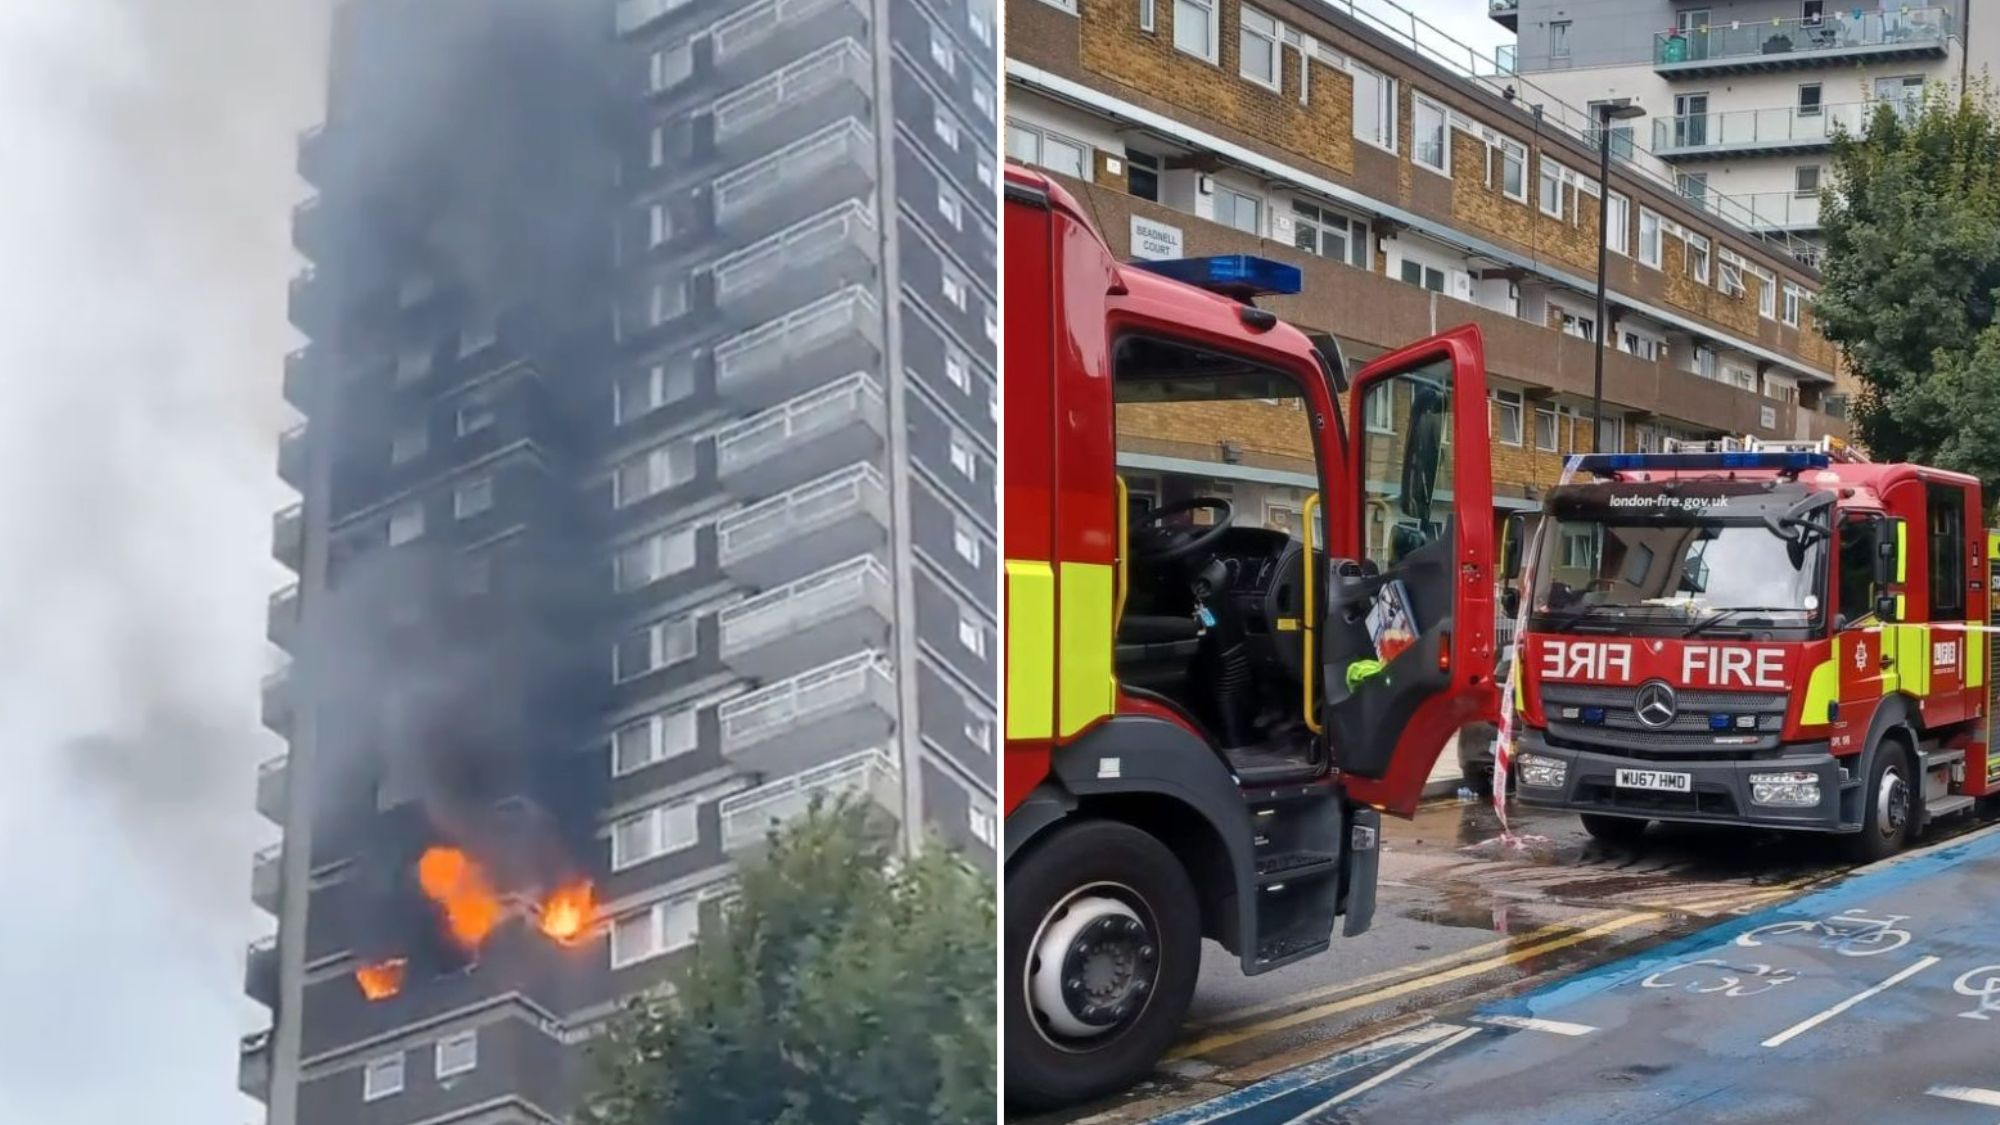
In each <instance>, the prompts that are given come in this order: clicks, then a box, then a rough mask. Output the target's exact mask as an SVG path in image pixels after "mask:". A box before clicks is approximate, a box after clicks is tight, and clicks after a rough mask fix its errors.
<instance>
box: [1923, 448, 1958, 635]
mask: <svg viewBox="0 0 2000 1125" xmlns="http://www.w3.org/2000/svg"><path fill="white" fill-rule="evenodd" d="M1947 513H1948V514H1949V515H1950V517H1951V518H1950V519H1949V520H1945V519H1941V518H1940V516H1942V515H1944V514H1947ZM1924 522H1925V523H1926V524H1927V525H1928V526H1927V527H1926V528H1925V534H1924V554H1925V556H1926V557H1925V559H1924V576H1925V583H1924V585H1925V586H1926V587H1928V589H1927V590H1926V591H1925V600H1926V601H1927V602H1928V603H1929V606H1928V608H1929V610H1930V616H1929V617H1928V618H1926V620H1929V621H1933V622H1942V621H1962V620H1964V619H1965V610H1966V596H1965V586H1966V573H1965V561H1966V546H1965V544H1966V539H1967V535H1966V528H1965V489H1964V488H1962V487H1960V486H1958V485H1955V484H1944V483H1940V482H1937V481H1925V482H1924ZM1941 563H1942V564H1943V569H1940V564H1941ZM1940 579H1943V581H1940ZM1943 591H1948V592H1949V593H1950V595H1951V598H1950V600H1949V601H1941V600H1939V597H1938V595H1939V593H1940V592H1943Z"/></svg>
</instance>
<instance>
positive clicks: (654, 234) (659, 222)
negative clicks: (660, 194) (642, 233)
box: [646, 203, 674, 246]
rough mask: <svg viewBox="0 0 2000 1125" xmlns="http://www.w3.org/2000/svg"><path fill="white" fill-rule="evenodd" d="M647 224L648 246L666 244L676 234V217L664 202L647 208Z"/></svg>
mask: <svg viewBox="0 0 2000 1125" xmlns="http://www.w3.org/2000/svg"><path fill="white" fill-rule="evenodd" d="M646 225H647V230H646V245H648V246H664V245H666V243H667V240H668V239H670V238H672V237H673V236H674V217H673V215H672V214H671V213H670V212H668V210H667V205H666V204H664V203H655V204H653V205H652V206H651V207H648V208H647V209H646Z"/></svg>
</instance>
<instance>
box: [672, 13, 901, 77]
mask: <svg viewBox="0 0 2000 1125" xmlns="http://www.w3.org/2000/svg"><path fill="white" fill-rule="evenodd" d="M867 29H868V5H867V4H866V3H864V2H863V0H762V2H761V3H757V4H752V5H750V6H749V7H747V8H744V9H743V10H742V11H739V12H736V13H734V14H732V15H729V16H727V17H724V18H723V19H721V20H718V21H716V23H715V25H714V26H713V27H711V28H710V29H709V33H708V35H709V42H710V43H711V44H713V46H714V55H713V58H714V65H715V71H716V74H717V76H718V77H720V78H722V79H723V80H725V81H743V82H747V81H750V80H751V79H753V78H760V77H762V76H764V75H766V74H769V73H771V71H773V70H775V69H777V68H778V67H779V66H780V65H782V64H783V63H786V62H789V61H791V60H792V59H793V58H795V57H797V56H798V55H800V54H802V53H804V52H805V51H807V50H810V49H811V48H813V47H817V46H819V45H820V44H822V43H832V42H834V41H836V40H838V39H840V38H841V37H843V36H855V37H859V36H861V35H862V34H863V33H864V32H866V31H867Z"/></svg>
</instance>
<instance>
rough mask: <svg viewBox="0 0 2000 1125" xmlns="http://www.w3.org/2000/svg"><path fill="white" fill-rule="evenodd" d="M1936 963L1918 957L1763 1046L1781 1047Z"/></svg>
mask: <svg viewBox="0 0 2000 1125" xmlns="http://www.w3.org/2000/svg"><path fill="white" fill-rule="evenodd" d="M1937 963H1938V959H1937V958H1936V957H1920V958H1918V959H1917V963H1916V964H1914V965H1911V966H1910V967H1909V968H1907V969H1904V970H1902V971H1901V972H1899V973H1897V974H1896V975H1895V976H1892V977H1890V978H1889V979H1888V980H1885V981H1883V982H1882V983H1881V984H1878V985H1875V986H1874V987H1872V988H1866V989H1863V990H1862V991H1860V992H1857V993H1855V994H1854V995H1852V996H1850V997H1848V998H1847V999H1845V1000H1842V1001H1841V1002H1840V1003H1838V1004H1835V1005H1834V1006H1833V1007H1831V1008H1828V1009H1827V1010H1826V1011H1824V1012H1821V1013H1820V1014H1818V1015H1816V1016H1810V1017H1808V1018H1806V1019H1803V1020H1800V1021H1799V1022H1798V1023H1795V1024H1793V1025H1792V1026H1790V1027H1788V1028H1786V1029H1785V1030H1783V1031H1780V1032H1779V1033H1777V1034H1776V1035H1773V1036H1771V1037H1770V1038H1769V1039H1766V1040H1764V1046H1766V1047H1782V1046H1784V1045H1785V1044H1786V1043H1788V1042H1790V1041H1791V1040H1792V1037H1794V1036H1796V1035H1801V1034H1804V1033H1805V1032H1808V1031H1811V1030H1812V1029H1813V1028H1815V1027H1818V1026H1819V1025H1820V1024H1823V1023H1825V1022H1826V1021H1828V1020H1830V1019H1832V1018H1833V1017H1835V1016H1837V1015H1839V1014H1840V1013H1842V1012H1844V1011H1846V1010H1847V1009H1849V1008H1852V1007H1853V1006H1855V1005H1856V1004H1859V1003H1861V1002H1862V1001H1863V1000H1866V999H1868V998H1869V997H1870V996H1874V995H1875V994H1877V993H1880V992H1885V991H1887V990H1889V989H1891V988H1894V987H1895V986H1897V985H1899V984H1901V983H1903V982H1904V981H1906V980H1908V979H1910V978H1911V977H1913V976H1916V975H1917V974H1918V973H1921V972H1923V971H1924V970H1925V969H1928V968H1930V967H1931V966H1932V965H1935V964H1937Z"/></svg>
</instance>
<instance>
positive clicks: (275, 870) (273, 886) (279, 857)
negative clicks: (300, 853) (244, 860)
mask: <svg viewBox="0 0 2000 1125" xmlns="http://www.w3.org/2000/svg"><path fill="white" fill-rule="evenodd" d="M284 854H285V845H283V844H272V845H271V846H270V847H268V848H265V849H263V850H262V851H259V852H258V853H257V854H256V855H255V856H253V857H251V860H250V901H251V902H254V903H256V904H257V905H258V906H261V907H263V908H264V910H265V911H266V912H268V913H271V914H276V913H277V912H278V889H279V887H281V886H282V885H283V882H284V878H283V876H284V872H283V866H284Z"/></svg>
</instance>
